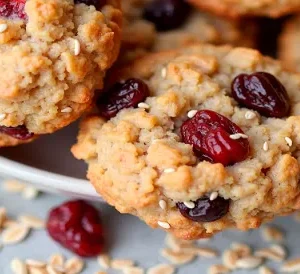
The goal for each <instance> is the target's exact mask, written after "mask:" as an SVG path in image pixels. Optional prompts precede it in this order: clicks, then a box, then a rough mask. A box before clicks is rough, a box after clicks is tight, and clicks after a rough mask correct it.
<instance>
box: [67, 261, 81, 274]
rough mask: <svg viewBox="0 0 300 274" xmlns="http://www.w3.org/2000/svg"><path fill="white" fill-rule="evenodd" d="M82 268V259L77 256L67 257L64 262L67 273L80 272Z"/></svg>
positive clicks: (75, 273) (76, 273) (74, 273)
mask: <svg viewBox="0 0 300 274" xmlns="http://www.w3.org/2000/svg"><path fill="white" fill-rule="evenodd" d="M83 268H84V261H83V260H81V259H79V258H77V257H73V258H71V259H68V260H67V261H66V263H65V272H66V273H67V274H78V273H81V272H82V270H83Z"/></svg>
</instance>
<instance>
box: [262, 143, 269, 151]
mask: <svg viewBox="0 0 300 274" xmlns="http://www.w3.org/2000/svg"><path fill="white" fill-rule="evenodd" d="M263 150H264V151H268V150H269V144H268V142H264V145H263Z"/></svg>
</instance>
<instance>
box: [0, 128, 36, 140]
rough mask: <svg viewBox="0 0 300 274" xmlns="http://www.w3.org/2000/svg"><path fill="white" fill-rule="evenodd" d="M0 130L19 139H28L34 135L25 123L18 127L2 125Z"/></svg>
mask: <svg viewBox="0 0 300 274" xmlns="http://www.w3.org/2000/svg"><path fill="white" fill-rule="evenodd" d="M0 132H1V133H4V134H6V135H9V136H11V137H13V138H15V139H19V140H28V139H30V138H32V137H33V135H34V134H33V133H31V132H29V131H28V129H27V128H26V127H25V126H24V125H22V126H17V127H5V126H0Z"/></svg>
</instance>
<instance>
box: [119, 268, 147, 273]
mask: <svg viewBox="0 0 300 274" xmlns="http://www.w3.org/2000/svg"><path fill="white" fill-rule="evenodd" d="M122 271H123V273H124V274H144V273H145V271H144V269H143V268H140V267H126V268H124V269H123V270H122Z"/></svg>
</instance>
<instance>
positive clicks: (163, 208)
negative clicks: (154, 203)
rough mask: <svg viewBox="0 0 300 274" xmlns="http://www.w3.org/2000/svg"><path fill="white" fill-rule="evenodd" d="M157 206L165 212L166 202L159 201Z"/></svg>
mask: <svg viewBox="0 0 300 274" xmlns="http://www.w3.org/2000/svg"><path fill="white" fill-rule="evenodd" d="M158 204H159V207H160V208H161V209H162V210H166V208H167V202H166V201H165V200H160V201H159V203H158Z"/></svg>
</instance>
